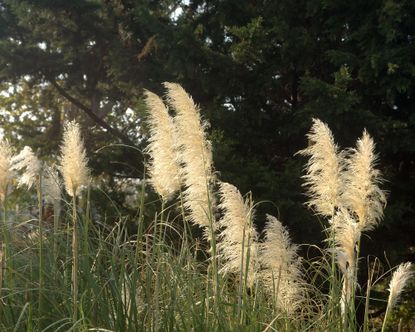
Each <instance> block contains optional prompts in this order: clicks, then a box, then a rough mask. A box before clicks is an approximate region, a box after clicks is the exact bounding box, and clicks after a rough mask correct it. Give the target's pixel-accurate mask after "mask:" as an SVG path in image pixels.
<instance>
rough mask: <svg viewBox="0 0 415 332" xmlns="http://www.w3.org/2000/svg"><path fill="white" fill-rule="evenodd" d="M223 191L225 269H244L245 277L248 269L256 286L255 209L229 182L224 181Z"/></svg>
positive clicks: (220, 247)
mask: <svg viewBox="0 0 415 332" xmlns="http://www.w3.org/2000/svg"><path fill="white" fill-rule="evenodd" d="M219 192H220V204H219V208H220V209H222V210H223V217H222V218H221V219H220V220H219V222H218V224H219V228H220V234H219V243H218V245H217V248H218V252H219V254H220V255H221V257H223V260H224V266H223V267H222V269H221V272H222V273H227V272H231V273H237V274H240V273H241V272H242V275H244V276H245V274H246V270H247V268H248V271H247V282H248V285H249V286H252V285H253V283H254V281H255V277H256V271H257V269H258V249H257V239H258V234H257V231H256V230H255V227H254V225H253V211H252V208H251V207H250V206H249V204H248V202H244V200H243V197H242V196H241V194H240V192H239V190H238V189H237V188H236V187H234V186H233V185H231V184H229V183H224V182H222V183H221V184H220V190H219ZM248 259H249V260H248ZM247 263H248V264H249V265H247ZM241 269H242V271H241Z"/></svg>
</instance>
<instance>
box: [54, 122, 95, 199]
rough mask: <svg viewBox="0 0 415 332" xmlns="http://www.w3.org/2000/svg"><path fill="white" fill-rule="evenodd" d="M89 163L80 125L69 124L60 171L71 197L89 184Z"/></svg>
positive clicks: (64, 138)
mask: <svg viewBox="0 0 415 332" xmlns="http://www.w3.org/2000/svg"><path fill="white" fill-rule="evenodd" d="M87 163H88V159H87V157H86V152H85V148H84V142H83V140H82V138H81V133H80V129H79V124H78V123H76V122H75V121H71V122H68V123H67V124H66V126H65V131H64V133H63V142H62V145H61V156H60V171H61V173H62V176H63V180H64V184H65V188H66V191H67V192H68V194H69V195H70V196H77V195H78V194H79V192H80V189H81V186H84V185H87V184H88V182H89V176H90V171H89V168H88V166H87Z"/></svg>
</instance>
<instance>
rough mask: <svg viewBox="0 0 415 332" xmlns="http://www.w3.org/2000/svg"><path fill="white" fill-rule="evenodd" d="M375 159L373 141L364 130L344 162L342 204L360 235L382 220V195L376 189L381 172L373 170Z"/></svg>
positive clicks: (384, 199) (383, 197) (383, 193)
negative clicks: (357, 223) (353, 218)
mask: <svg viewBox="0 0 415 332" xmlns="http://www.w3.org/2000/svg"><path fill="white" fill-rule="evenodd" d="M376 162H377V155H376V154H375V144H374V142H373V139H372V138H371V137H370V135H369V134H368V133H367V131H366V130H365V131H364V132H363V136H362V137H361V138H359V139H358V140H357V144H356V148H355V149H351V150H350V153H349V158H348V159H347V161H346V166H347V169H346V171H345V175H344V179H345V180H344V182H345V184H344V191H343V194H342V201H343V204H344V206H346V207H347V208H348V209H349V210H351V211H352V212H353V213H354V214H355V215H356V216H357V220H358V222H359V227H360V229H361V231H366V230H370V229H373V228H374V227H375V226H376V225H377V224H378V222H379V221H380V220H381V219H382V217H383V209H384V207H385V205H386V195H385V192H384V191H382V190H381V189H380V188H379V184H380V183H381V182H382V178H381V174H380V171H379V170H377V169H376V168H375V166H376Z"/></svg>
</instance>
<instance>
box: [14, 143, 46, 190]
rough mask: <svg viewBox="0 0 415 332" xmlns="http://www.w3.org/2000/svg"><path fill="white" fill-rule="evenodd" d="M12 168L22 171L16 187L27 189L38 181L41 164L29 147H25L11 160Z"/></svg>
mask: <svg viewBox="0 0 415 332" xmlns="http://www.w3.org/2000/svg"><path fill="white" fill-rule="evenodd" d="M12 164H13V166H12V168H13V169H14V170H16V171H23V174H22V175H21V177H20V178H19V180H18V183H19V184H18V186H19V187H21V186H27V187H28V188H29V189H30V188H31V187H32V186H33V185H34V184H35V183H36V182H37V181H38V179H39V176H40V174H41V172H42V164H41V162H40V160H39V159H38V158H37V157H36V155H35V154H34V153H33V151H32V149H31V148H30V147H29V146H25V147H24V148H23V150H22V151H20V153H19V154H18V155H17V156H14V157H13V158H12Z"/></svg>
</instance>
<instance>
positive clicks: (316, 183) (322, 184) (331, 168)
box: [298, 119, 344, 217]
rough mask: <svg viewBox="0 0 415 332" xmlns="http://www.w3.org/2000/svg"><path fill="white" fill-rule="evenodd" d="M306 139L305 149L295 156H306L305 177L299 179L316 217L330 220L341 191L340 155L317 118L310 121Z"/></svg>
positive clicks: (341, 167) (341, 163)
mask: <svg viewBox="0 0 415 332" xmlns="http://www.w3.org/2000/svg"><path fill="white" fill-rule="evenodd" d="M307 137H308V139H309V146H308V147H307V148H306V149H304V150H301V151H299V152H298V154H301V155H304V156H310V159H309V161H308V163H307V166H306V168H307V174H306V175H304V176H303V178H304V179H305V183H304V185H305V186H306V187H307V188H308V195H309V201H308V205H309V206H310V207H312V208H313V209H315V211H316V212H317V213H318V214H320V215H323V216H326V217H332V216H333V214H334V212H335V208H336V207H337V206H338V205H339V197H340V193H341V189H342V177H341V172H342V170H343V167H344V166H343V165H344V161H343V153H341V152H339V151H338V150H339V149H338V147H337V145H336V144H335V142H334V138H333V134H332V133H331V131H330V129H329V127H328V126H327V124H325V123H324V122H322V121H320V120H318V119H313V126H312V127H311V130H310V133H309V134H308V135H307Z"/></svg>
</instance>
